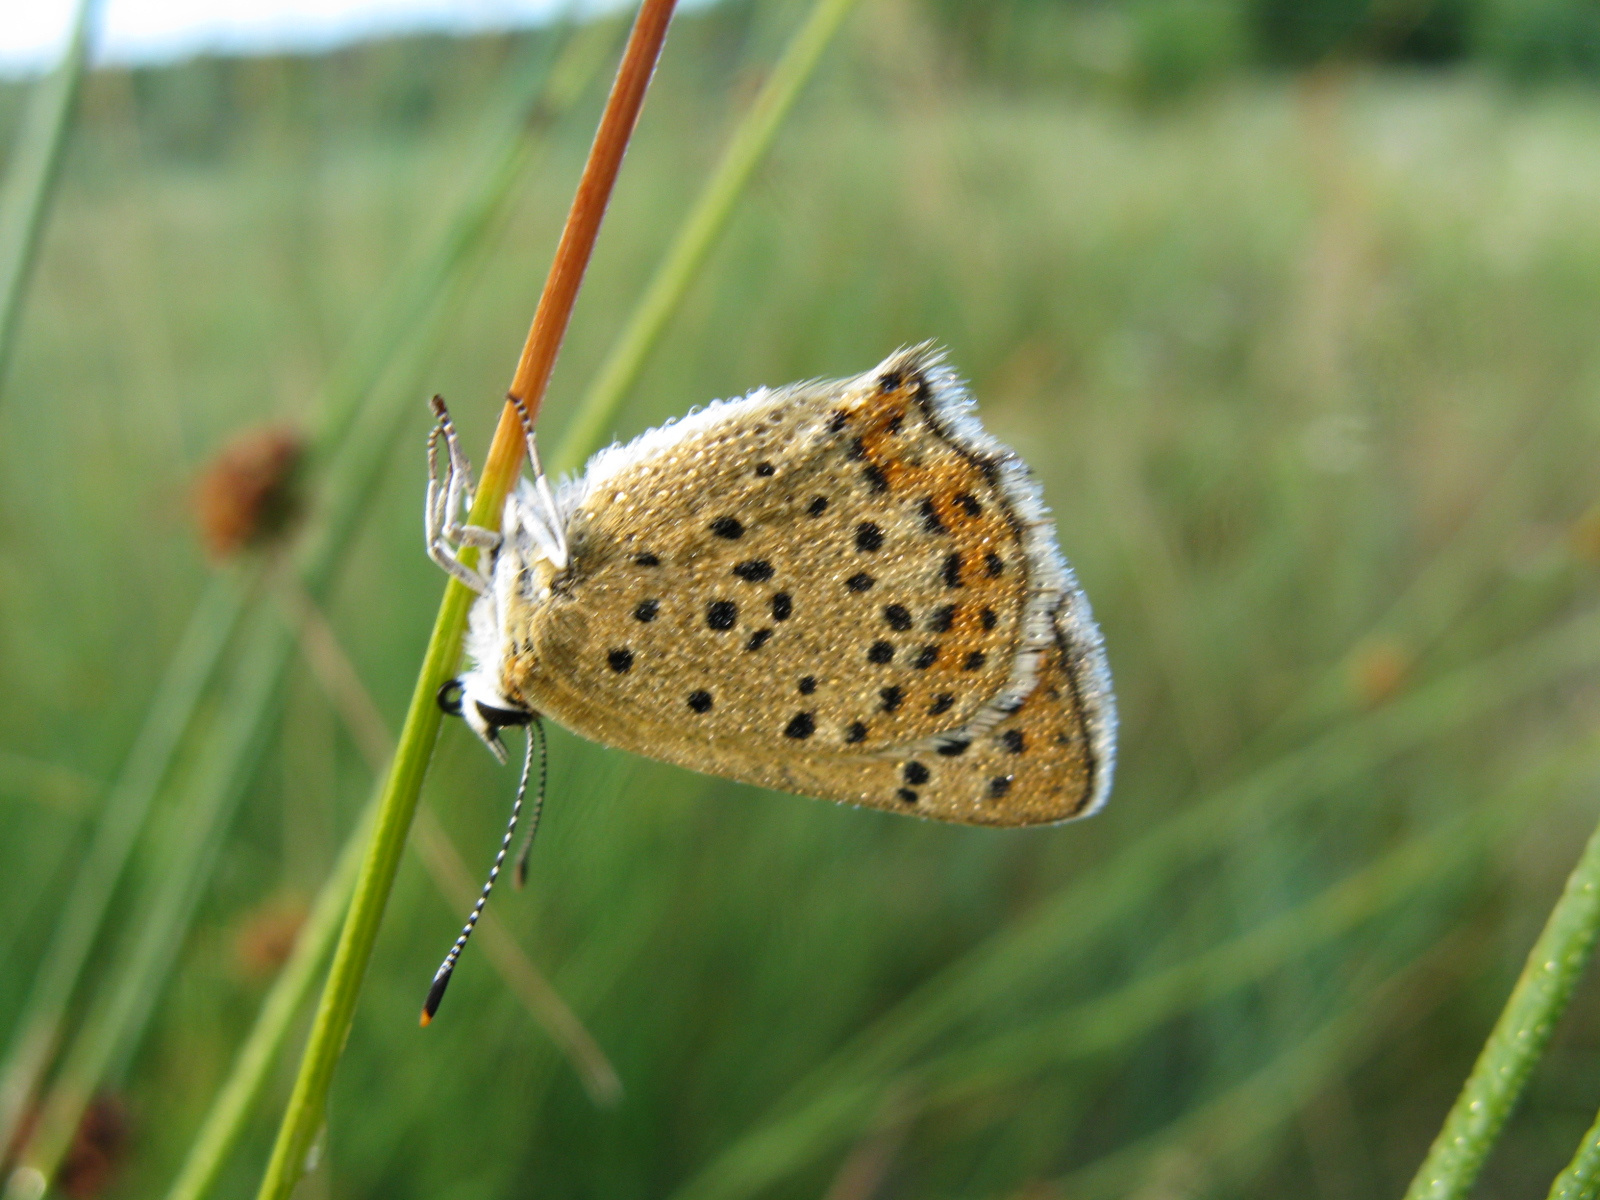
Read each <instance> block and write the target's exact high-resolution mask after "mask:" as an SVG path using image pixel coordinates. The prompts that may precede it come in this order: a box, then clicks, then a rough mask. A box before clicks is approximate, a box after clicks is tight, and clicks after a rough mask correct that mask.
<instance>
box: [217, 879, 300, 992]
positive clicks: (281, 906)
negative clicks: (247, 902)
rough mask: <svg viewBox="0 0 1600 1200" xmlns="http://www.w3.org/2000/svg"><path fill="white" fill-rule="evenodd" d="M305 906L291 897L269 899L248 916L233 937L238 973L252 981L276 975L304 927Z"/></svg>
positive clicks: (234, 956)
mask: <svg viewBox="0 0 1600 1200" xmlns="http://www.w3.org/2000/svg"><path fill="white" fill-rule="evenodd" d="M305 919H306V906H305V904H304V903H303V902H302V901H300V900H299V899H297V898H294V897H288V898H284V897H279V898H277V899H273V900H268V901H266V902H264V903H263V904H261V905H260V906H258V907H257V908H255V909H254V910H253V911H251V912H249V913H247V914H246V915H245V917H244V920H243V921H242V922H240V924H239V927H238V930H237V932H235V933H234V935H233V958H234V963H235V965H236V966H237V968H238V971H239V974H240V976H241V977H243V978H244V979H246V980H248V981H251V982H254V981H257V980H264V979H268V978H270V977H271V976H273V975H275V974H277V971H278V968H279V967H281V966H283V964H284V961H285V960H286V959H287V958H288V957H289V952H290V951H292V950H293V949H294V940H295V938H296V937H297V936H298V935H299V933H300V926H302V925H303V924H305Z"/></svg>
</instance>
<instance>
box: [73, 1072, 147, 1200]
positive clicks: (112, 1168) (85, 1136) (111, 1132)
mask: <svg viewBox="0 0 1600 1200" xmlns="http://www.w3.org/2000/svg"><path fill="white" fill-rule="evenodd" d="M129 1141H130V1130H129V1128H128V1111H127V1109H126V1107H124V1105H123V1103H122V1101H121V1100H120V1099H118V1097H117V1096H115V1095H114V1094H112V1093H110V1092H102V1093H101V1094H100V1095H98V1096H96V1097H95V1098H94V1100H93V1101H91V1102H90V1104H89V1107H88V1108H86V1109H84V1112H83V1119H82V1120H80V1121H79V1122H78V1130H77V1132H76V1133H75V1134H73V1137H72V1148H71V1149H70V1150H68V1151H67V1156H66V1158H65V1160H63V1162H62V1164H61V1173H60V1176H59V1180H58V1182H59V1184H60V1187H61V1191H62V1193H63V1194H65V1195H67V1196H69V1197H71V1200H91V1198H92V1197H95V1196H103V1195H105V1194H106V1192H108V1191H109V1190H110V1189H111V1187H112V1185H113V1184H114V1183H115V1182H116V1176H117V1173H118V1171H119V1170H120V1169H121V1167H122V1164H123V1163H124V1162H125V1161H126V1160H127V1157H128V1143H129Z"/></svg>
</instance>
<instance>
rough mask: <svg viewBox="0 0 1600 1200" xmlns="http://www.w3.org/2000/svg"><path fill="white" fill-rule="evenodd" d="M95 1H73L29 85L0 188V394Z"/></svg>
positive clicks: (79, 76) (68, 125) (75, 95)
mask: <svg viewBox="0 0 1600 1200" xmlns="http://www.w3.org/2000/svg"><path fill="white" fill-rule="evenodd" d="M100 3H101V0H78V5H77V9H76V11H75V12H74V14H73V18H72V27H71V28H72V31H71V33H70V34H69V35H68V38H67V45H66V48H65V49H64V50H62V52H61V58H60V61H58V62H57V63H56V66H55V69H54V70H53V71H51V72H50V74H48V75H46V76H45V77H44V78H43V79H41V80H40V81H39V82H38V83H37V84H35V85H34V89H33V94H32V96H30V97H29V101H28V108H27V112H26V114H25V115H24V116H23V120H22V128H21V130H20V131H19V133H18V135H17V143H16V146H15V148H14V149H13V150H12V152H11V169H10V170H9V171H7V172H6V183H5V189H4V192H3V193H0V394H3V392H4V388H3V384H4V382H5V373H6V365H7V363H9V362H10V360H11V350H12V346H13V344H14V342H15V340H16V333H17V325H18V323H19V317H20V316H21V311H22V299H23V297H24V296H25V295H26V294H27V290H28V276H29V275H30V274H31V272H32V268H33V260H34V258H35V256H36V255H37V253H38V249H39V241H40V238H41V236H42V233H43V230H44V223H45V217H46V216H47V215H48V213H49V211H50V198H51V197H52V196H53V195H54V194H55V187H56V180H57V178H59V176H60V174H61V155H62V151H63V150H64V149H65V148H66V144H67V133H68V131H69V130H70V129H71V128H72V113H73V109H74V108H75V107H76V106H77V102H78V91H79V88H80V87H81V86H82V84H83V73H84V70H85V69H86V68H87V66H88V62H89V44H90V42H91V41H93V39H94V30H95V26H96V24H97V22H98V18H99V14H100Z"/></svg>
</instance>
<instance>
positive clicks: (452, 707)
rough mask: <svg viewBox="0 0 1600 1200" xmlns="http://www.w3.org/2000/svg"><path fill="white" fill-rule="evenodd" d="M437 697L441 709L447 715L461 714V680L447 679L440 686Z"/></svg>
mask: <svg viewBox="0 0 1600 1200" xmlns="http://www.w3.org/2000/svg"><path fill="white" fill-rule="evenodd" d="M435 699H437V700H438V702H439V711H440V712H442V713H444V714H445V716H447V717H459V716H460V715H461V680H459V679H447V680H445V681H444V683H443V684H442V685H441V686H440V688H439V694H438V696H437V697H435Z"/></svg>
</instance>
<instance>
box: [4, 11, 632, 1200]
mask: <svg viewBox="0 0 1600 1200" xmlns="http://www.w3.org/2000/svg"><path fill="white" fill-rule="evenodd" d="M610 38H611V27H610V26H609V25H604V24H601V25H596V26H592V27H590V28H589V29H588V30H586V31H585V32H584V33H583V34H581V35H580V36H579V37H578V38H576V39H574V41H573V43H572V44H571V51H572V52H571V53H570V54H565V55H563V58H562V59H561V61H560V62H559V63H558V67H559V68H560V69H558V70H550V71H548V73H547V72H546V69H545V65H544V64H542V63H540V64H536V69H535V71H534V73H533V74H531V75H530V73H529V72H528V71H521V72H519V73H518V75H517V78H516V82H515V85H514V87H513V89H512V93H511V102H510V104H509V109H510V113H509V116H508V118H506V119H504V131H503V132H501V133H497V134H496V135H495V146H494V149H493V150H492V151H491V152H490V153H489V154H488V155H487V156H486V164H485V168H484V170H483V173H482V175H481V176H480V178H479V180H478V183H477V185H476V186H475V187H474V189H473V190H472V191H471V193H470V194H469V199H468V201H467V203H466V204H465V205H464V206H463V207H462V209H461V210H460V212H459V213H457V214H456V215H455V217H454V218H453V219H452V220H451V222H450V223H449V225H448V226H447V228H446V229H445V231H444V233H443V235H442V236H441V238H440V239H439V241H438V242H437V243H435V244H434V245H433V246H432V247H430V249H429V250H428V251H427V252H426V253H425V254H424V255H423V256H422V257H421V258H420V259H419V260H417V261H416V262H415V263H414V264H413V265H412V266H410V267H409V268H408V269H407V270H406V271H405V273H404V275H403V277H402V280H401V282H400V283H399V284H397V286H396V287H395V289H394V293H393V297H394V298H393V299H392V300H391V301H390V302H389V303H388V305H386V306H385V307H384V309H383V310H382V311H383V313H384V315H383V316H382V317H381V318H380V319H378V320H377V321H376V322H375V324H374V325H373V326H372V327H370V328H369V330H368V331H367V332H365V333H364V334H362V335H358V337H357V338H356V340H355V341H354V343H353V344H352V347H351V348H350V350H348V351H347V352H346V354H345V355H344V356H343V357H342V359H341V361H340V362H339V363H338V364H336V366H335V368H334V370H333V371H332V373H331V376H330V380H331V381H330V384H329V385H328V386H327V387H326V388H325V389H324V399H323V404H322V406H321V407H322V410H323V411H324V412H325V413H326V414H327V416H326V418H325V419H324V422H323V427H322V429H321V430H320V431H319V435H318V438H317V441H316V443H315V446H314V450H313V453H314V454H316V455H317V456H319V457H322V458H324V459H325V460H326V471H325V479H324V480H323V488H322V491H323V500H322V503H321V505H320V506H319V508H318V509H317V510H316V511H315V512H314V513H313V516H312V528H311V530H310V531H309V533H308V536H307V538H306V542H305V544H304V545H303V546H302V547H301V548H300V551H299V553H298V555H297V563H296V567H297V570H298V572H299V575H300V580H301V585H302V586H303V587H305V588H306V589H307V590H308V591H309V592H310V593H311V594H313V595H315V594H318V593H320V592H321V591H322V590H323V589H324V588H325V587H326V586H327V585H328V582H329V581H330V580H331V577H332V572H333V571H334V569H335V568H336V567H337V566H338V565H339V563H340V562H341V561H342V560H343V555H344V552H345V549H346V547H347V546H348V544H349V541H350V538H351V536H352V535H353V533H354V530H355V528H356V526H357V523H358V520H359V518H360V516H361V514H362V513H363V512H364V511H365V506H366V497H367V495H368V494H369V493H370V490H371V487H372V481H373V480H374V479H375V478H376V476H377V473H378V472H379V471H380V470H381V469H382V467H383V465H384V464H385V462H386V461H387V451H388V448H389V447H390V446H391V445H392V444H393V442H394V440H395V438H396V436H397V435H398V433H399V431H400V429H401V428H403V426H404V423H405V421H406V419H407V417H408V416H409V415H410V413H411V411H412V410H411V408H410V404H409V402H410V401H413V400H414V398H415V392H416V387H417V380H418V379H419V378H420V377H421V375H422V373H423V371H424V370H425V368H426V365H427V363H428V362H430V361H431V360H432V358H433V355H434V354H435V353H436V351H437V348H438V346H439V345H440V344H441V342H442V339H443V337H444V333H445V326H446V322H447V320H448V317H449V315H450V314H452V313H454V312H455V311H457V309H458V307H459V304H460V302H461V300H462V298H463V296H464V294H465V288H466V283H467V280H468V279H469V278H470V277H471V275H472V272H473V269H474V264H475V263H479V262H481V261H482V257H483V255H484V254H485V253H486V250H487V246H488V244H489V241H490V235H491V233H492V231H493V230H494V229H495V228H497V227H498V224H499V222H500V220H501V219H502V218H503V216H504V214H505V210H506V205H507V203H508V201H509V199H510V196H511V193H512V189H513V187H514V186H515V184H516V182H517V180H519V179H521V178H522V177H523V176H524V174H525V172H526V170H527V167H528V164H529V162H530V156H531V154H532V151H533V144H532V143H531V141H530V138H529V136H528V133H527V130H526V120H525V114H526V113H527V111H528V109H529V106H530V103H531V104H533V105H535V106H539V107H542V108H543V109H545V110H546V111H550V112H558V111H561V110H562V109H564V108H565V107H567V106H569V105H570V104H571V102H572V101H573V99H575V97H576V95H577V94H578V92H580V91H581V90H582V87H583V85H584V83H585V82H586V81H587V80H588V79H589V78H591V77H592V73H593V71H594V70H595V69H597V67H598V63H599V61H600V54H601V53H602V52H603V49H604V46H605V44H607V43H608V42H609V41H610ZM535 83H536V84H537V85H538V86H535V88H534V92H533V96H532V98H531V100H530V96H529V86H530V84H535ZM245 573H247V572H246V571H243V570H241V569H239V568H224V569H223V570H222V571H220V572H219V573H218V575H217V577H216V578H215V579H214V580H213V582H212V583H211V584H210V585H209V587H208V588H207V590H206V592H205V594H204V596H203V598H202V601H201V604H200V606H199V607H198V608H197V609H196V611H195V613H194V615H193V616H192V617H191V619H190V624H189V628H188V631H187V632H186V633H185V635H184V638H183V640H182V641H181V642H180V647H179V651H178V653H177V654H176V655H175V656H174V658H173V659H172V661H171V662H170V664H169V666H168V669H167V674H166V676H165V677H164V679H163V682H162V684H161V686H160V688H159V689H158V691H157V696H156V699H155V701H154V702H153V704H152V705H151V708H150V710H149V713H148V715H147V717H146V719H145V722H144V725H143V727H142V729H141V732H140V735H139V738H138V740H137V741H136V743H135V747H134V750H133V752H132V754H131V755H130V757H129V759H128V761H127V763H126V764H125V765H124V768H123V771H122V774H121V776H120V777H119V781H118V784H117V786H116V787H115V788H114V789H113V790H112V792H111V794H110V795H109V796H108V798H107V801H106V803H105V805H104V807H103V809H102V813H101V816H100V818H99V825H98V827H97V831H96V834H95V837H94V840H93V841H92V842H91V845H90V848H89V851H88V852H87V854H86V857H85V860H84V863H83V865H82V867H81V868H80V870H79V872H78V875H77V878H76V881H75V883H74V886H73V890H72V892H71V894H70V897H69V899H68V902H67V904H66V906H65V907H64V909H63V913H62V917H61V919H60V922H59V923H58V927H57V934H56V936H55V937H54V938H52V940H51V942H50V944H49V946H48V948H47V951H46V954H45V956H44V958H43V960H42V962H41V964H40V968H39V971H38V974H37V975H36V977H35V981H34V984H33V986H32V988H31V990H30V993H29V999H28V1001H27V1003H26V1005H25V1008H24V1013H23V1016H22V1018H21V1019H20V1020H19V1022H18V1026H17V1028H18V1033H17V1034H16V1035H14V1036H13V1038H12V1041H11V1045H10V1048H9V1050H8V1055H7V1060H6V1066H5V1069H4V1074H3V1076H0V1079H3V1081H4V1086H3V1088H0V1101H3V1104H4V1107H3V1108H0V1118H3V1119H4V1120H5V1121H6V1127H9V1128H11V1129H12V1130H13V1136H14V1131H15V1128H16V1124H17V1122H18V1121H20V1119H21V1116H22V1114H23V1112H24V1111H25V1108H26V1105H27V1103H28V1101H29V1099H30V1097H31V1096H32V1094H33V1091H34V1088H35V1087H36V1086H37V1081H38V1079H39V1078H40V1076H41V1075H42V1073H43V1071H44V1070H45V1069H46V1067H47V1066H48V1064H49V1061H50V1056H51V1054H52V1053H53V1051H54V1047H55V1044H56V1042H57V1039H58V1038H59V1036H60V1030H61V1028H62V1021H63V1018H64V1013H65V1010H66V1005H67V1003H68V1002H69V1000H70V998H71V995H72V992H73V990H74V989H75V987H76V984H77V980H78V977H79V976H80V974H81V972H82V969H83V966H84V963H85V960H86V958H87V953H88V950H89V947H90V946H91V945H92V944H93V942H94V939H95V937H96V936H97V935H98V932H99V929H100V927H101V925H102V923H103V921H104V918H105V914H106V910H107V906H108V905H109V902H110V898H111V895H112V893H113V891H114V889H115V885H116V882H117V880H118V879H120V878H121V875H122V872H123V869H124V866H125V864H126V862H127V859H128V856H129V854H131V852H132V850H133V846H134V843H135V841H136V840H137V838H138V835H139V833H140V831H141V830H142V829H143V828H144V823H145V819H146V817H147V815H148V812H149V809H150V804H151V802H152V801H153V799H154V797H155V795H156V792H157V790H158V789H159V787H160V785H161V782H162V780H163V779H164V778H165V776H166V774H167V771H168V770H169V768H170V765H171V763H172V761H173V758H174V756H175V755H176V753H177V751H178V747H179V744H180V742H181V741H182V740H183V738H184V736H185V734H186V733H187V732H188V731H189V729H190V726H191V724H192V723H193V721H194V717H195V713H196V709H197V706H198V705H199V702H200V698H201V695H202V693H203V692H204V689H205V687H206V684H207V683H208V682H209V680H210V679H211V677H212V675H213V674H214V672H215V671H216V669H217V666H218V664H219V662H220V660H221V658H222V654H223V652H224V650H225V648H226V647H227V645H228V644H229V643H230V641H231V639H232V636H233V634H234V632H235V630H236V628H237V627H238V626H239V624H240V622H241V620H242V618H243V617H244V615H245V613H246V611H247V605H246V597H247V593H248V591H249V588H248V587H247V586H245V584H243V583H241V582H240V580H239V579H238V578H237V576H239V575H241V574H245ZM248 573H253V572H248ZM248 624H249V629H250V632H249V633H248V634H247V635H246V636H247V640H249V641H251V642H252V644H253V645H254V649H247V650H246V651H245V656H246V659H247V660H248V661H249V662H251V663H252V664H253V666H252V667H251V668H250V669H248V670H243V671H240V672H236V673H235V677H234V682H233V684H232V685H231V686H230V688H229V689H228V699H227V703H226V704H225V705H224V708H223V710H222V711H221V712H220V713H219V714H218V715H217V717H216V718H215V720H214V723H213V726H212V734H213V735H214V736H213V738H212V739H211V741H212V744H211V745H210V746H209V747H208V748H207V751H206V759H205V762H206V764H207V765H206V766H205V767H204V768H203V769H202V770H200V771H199V772H198V773H197V775H196V782H191V783H190V784H189V785H188V788H187V790H186V796H187V799H186V800H185V801H183V802H181V803H182V805H183V806H184V807H185V808H186V809H187V811H188V812H189V813H190V816H191V821H190V823H189V825H188V827H190V828H193V827H195V826H196V824H197V823H198V824H204V825H207V826H208V827H216V826H218V825H221V824H225V823H226V816H227V815H228V814H229V813H231V811H232V808H233V804H234V802H236V801H237V799H238V797H239V795H240V794H242V789H243V787H244V785H245V782H246V780H247V778H248V775H249V771H248V765H247V764H246V763H245V762H244V761H243V760H244V758H245V757H247V756H248V754H249V748H250V747H251V746H253V745H257V744H258V738H259V731H260V730H261V728H262V726H263V725H264V723H265V722H266V720H267V719H268V717H269V715H270V713H271V711H272V709H273V699H274V697H275V696H276V694H277V688H278V683H279V681H280V680H281V677H282V673H283V670H284V669H285V667H286V665H287V663H288V661H289V657H290V655H291V654H292V651H293V647H294V638H293V635H292V633H291V632H290V631H289V630H288V629H287V628H286V627H284V626H283V624H282V622H281V621H279V619H278V618H277V616H276V614H275V613H272V612H270V611H264V612H256V613H255V615H254V619H253V622H251V623H248ZM182 825H183V823H180V826H182ZM209 845H210V843H209V842H208V841H206V840H205V839H200V840H191V842H190V844H189V848H190V856H189V857H187V858H186V859H185V861H182V862H178V863H175V864H174V867H175V870H174V871H173V872H172V873H170V874H169V875H168V876H167V877H166V879H165V880H164V882H163V895H162V897H161V898H160V899H158V900H156V901H155V902H154V903H155V906H156V907H157V908H158V909H159V911H162V912H164V913H166V914H167V922H176V925H177V926H180V927H186V925H187V919H186V918H187V914H188V913H189V912H190V911H192V906H193V902H194V899H195V898H196V896H197V882H196V880H195V879H194V876H195V875H196V874H197V873H198V874H200V875H201V876H203V874H204V871H203V865H204V864H203V861H202V860H203V859H205V858H206V857H207V850H208V847H209ZM180 927H169V924H168V923H157V924H151V923H145V924H144V926H143V928H142V929H141V932H140V935H139V943H140V948H139V949H138V950H135V951H133V952H131V957H130V958H128V959H126V960H124V962H125V966H124V970H127V971H132V970H137V972H138V974H139V976H140V979H141V985H140V988H139V989H137V991H138V993H139V995H140V997H141V998H140V999H138V1001H137V1002H134V1000H133V997H132V994H130V995H129V996H128V997H126V998H124V999H121V1000H117V999H113V1000H110V1001H107V1002H105V1003H104V1004H102V1005H101V1007H100V1008H99V1009H98V1010H97V1013H98V1015H97V1016H92V1017H91V1023H92V1024H93V1025H94V1026H96V1027H95V1028H89V1029H86V1030H85V1032H84V1033H83V1034H82V1035H80V1044H81V1049H76V1050H69V1051H68V1055H69V1057H74V1063H75V1065H74V1067H73V1069H72V1070H71V1071H70V1072H68V1073H67V1074H66V1075H65V1076H64V1077H63V1080H62V1082H61V1084H60V1085H59V1086H58V1087H57V1089H56V1090H55V1091H54V1093H53V1095H52V1097H51V1098H50V1099H49V1100H47V1101H46V1103H45V1106H44V1112H45V1113H46V1114H47V1119H43V1120H41V1122H40V1123H39V1125H38V1126H37V1130H36V1132H35V1134H34V1136H33V1138H32V1139H31V1140H30V1145H29V1147H28V1148H27V1152H26V1154H25V1162H24V1164H23V1167H22V1168H21V1170H22V1172H23V1174H22V1177H21V1178H20V1179H19V1180H18V1186H19V1187H22V1188H26V1187H28V1186H31V1185H30V1184H29V1183H28V1181H29V1180H30V1179H32V1178H35V1177H37V1175H38V1174H39V1173H40V1172H42V1173H43V1174H44V1175H45V1176H46V1177H48V1175H49V1174H50V1173H51V1172H52V1171H53V1169H54V1166H55V1163H56V1162H57V1161H58V1160H59V1158H60V1155H61V1153H62V1152H64V1149H65V1146H66V1144H67V1140H68V1139H69V1138H70V1135H71V1130H72V1129H74V1128H75V1127H76V1120H77V1115H78V1114H79V1113H81V1111H82V1108H83V1105H84V1104H86V1103H87V1101H88V1099H89V1097H90V1095H92V1093H93V1088H94V1086H95V1085H96V1084H97V1083H98V1082H99V1079H100V1078H101V1076H102V1075H103V1072H104V1070H105V1068H106V1067H107V1066H109V1065H110V1063H111V1062H112V1061H113V1060H114V1059H116V1058H118V1057H121V1056H125V1055H126V1054H127V1053H129V1052H131V1044H132V1043H134V1042H136V1040H137V1037H138V1034H139V1032H140V1031H141V1030H142V1028H143V1024H144V1019H145V1018H146V1017H148V1015H149V1012H150V1009H151V1004H152V1002H153V996H150V995H148V994H147V993H150V992H152V991H153V990H154V989H156V988H158V987H159V986H160V983H161V981H162V977H163V974H164V972H163V971H162V970H161V969H160V968H161V967H162V964H164V963H165V962H167V961H169V960H170V956H171V954H172V953H174V952H175V951H176V948H177V944H178V941H179V939H180V938H181V933H182V928H180ZM127 984H128V977H127V976H126V975H123V976H122V977H121V979H120V981H119V982H116V983H113V985H112V986H111V988H110V991H111V993H112V994H113V995H116V994H118V993H122V992H124V991H126V990H127Z"/></svg>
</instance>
